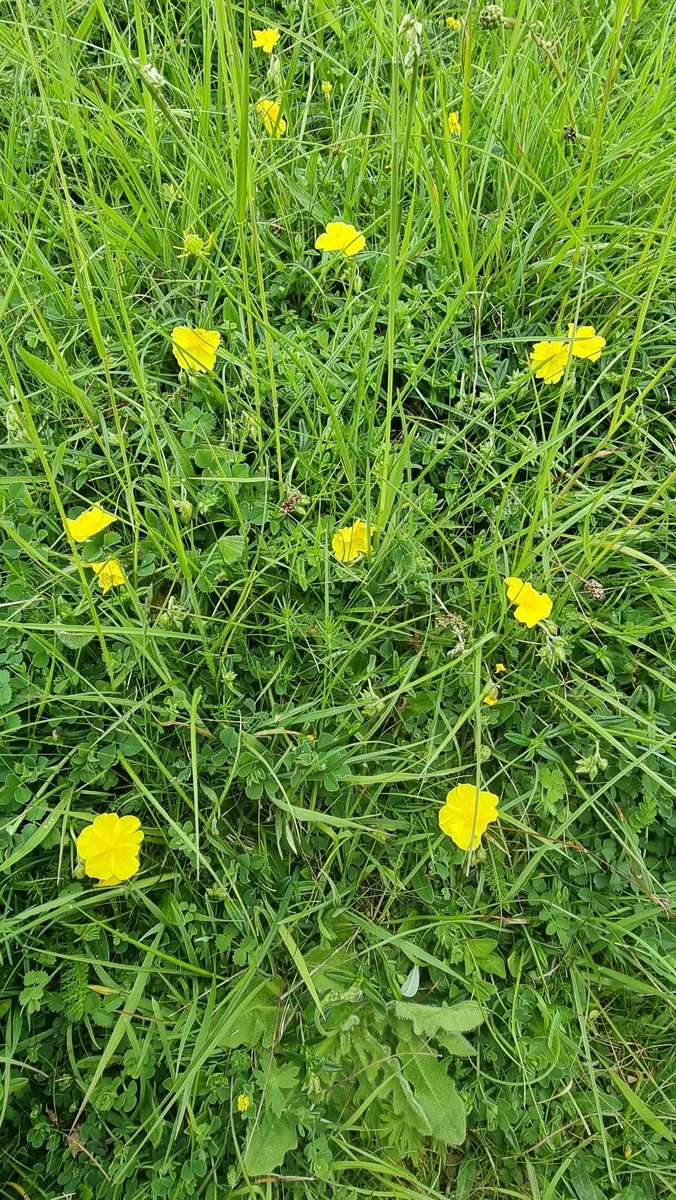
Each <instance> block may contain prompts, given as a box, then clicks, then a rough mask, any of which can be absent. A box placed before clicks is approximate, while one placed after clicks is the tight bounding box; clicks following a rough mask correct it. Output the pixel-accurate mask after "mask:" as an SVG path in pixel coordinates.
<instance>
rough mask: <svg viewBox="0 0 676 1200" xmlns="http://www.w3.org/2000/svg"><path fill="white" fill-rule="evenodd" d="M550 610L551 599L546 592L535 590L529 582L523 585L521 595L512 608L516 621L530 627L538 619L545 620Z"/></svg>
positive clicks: (536, 622)
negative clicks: (515, 605) (517, 602)
mask: <svg viewBox="0 0 676 1200" xmlns="http://www.w3.org/2000/svg"><path fill="white" fill-rule="evenodd" d="M551 611H552V601H551V599H550V597H549V596H548V595H547V593H546V592H536V591H535V588H533V587H531V585H530V584H529V583H526V584H525V585H524V591H523V595H522V596H521V597H520V598H519V604H518V606H517V607H516V608H515V609H514V616H515V617H516V619H517V621H521V622H522V624H524V625H527V626H528V628H529V629H532V628H533V626H534V625H537V624H538V622H539V621H545V620H546V619H547V617H548V616H549V615H550V613H551Z"/></svg>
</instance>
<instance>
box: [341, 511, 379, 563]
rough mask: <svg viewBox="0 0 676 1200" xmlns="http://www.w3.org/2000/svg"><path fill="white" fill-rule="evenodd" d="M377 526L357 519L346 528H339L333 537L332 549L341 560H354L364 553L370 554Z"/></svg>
mask: <svg viewBox="0 0 676 1200" xmlns="http://www.w3.org/2000/svg"><path fill="white" fill-rule="evenodd" d="M374 529H375V526H373V525H371V527H370V529H369V526H368V525H367V524H366V522H365V521H355V522H354V524H353V525H349V526H347V527H346V528H345V529H339V530H337V532H336V533H334V535H333V537H332V538H331V549H332V550H333V553H334V554H335V556H336V558H337V559H338V561H339V562H354V560H355V558H359V557H360V556H361V555H362V554H368V552H369V550H370V540H371V538H372V537H373V532H374Z"/></svg>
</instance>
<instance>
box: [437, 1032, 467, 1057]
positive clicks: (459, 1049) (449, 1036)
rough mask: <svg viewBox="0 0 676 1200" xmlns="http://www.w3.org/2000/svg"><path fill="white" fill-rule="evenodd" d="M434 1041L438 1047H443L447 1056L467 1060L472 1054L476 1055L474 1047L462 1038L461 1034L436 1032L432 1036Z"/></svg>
mask: <svg viewBox="0 0 676 1200" xmlns="http://www.w3.org/2000/svg"><path fill="white" fill-rule="evenodd" d="M434 1040H435V1042H437V1044H438V1045H439V1046H443V1048H444V1050H447V1051H448V1053H449V1054H455V1055H459V1056H460V1057H462V1058H468V1057H469V1056H470V1055H472V1054H476V1046H473V1045H472V1043H471V1042H469V1041H468V1040H467V1038H466V1037H463V1035H462V1034H461V1033H444V1032H443V1030H441V1029H440V1030H437V1032H436V1033H435V1034H434Z"/></svg>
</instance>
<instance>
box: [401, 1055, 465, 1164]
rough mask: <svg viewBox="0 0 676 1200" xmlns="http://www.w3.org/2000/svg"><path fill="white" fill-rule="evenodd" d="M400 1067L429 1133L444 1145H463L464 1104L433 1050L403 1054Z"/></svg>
mask: <svg viewBox="0 0 676 1200" xmlns="http://www.w3.org/2000/svg"><path fill="white" fill-rule="evenodd" d="M402 1067H403V1071H404V1075H405V1076H406V1078H407V1079H408V1081H409V1083H410V1084H411V1086H412V1087H413V1091H414V1094H415V1099H416V1102H417V1103H418V1105H419V1106H420V1108H421V1110H422V1112H423V1113H424V1115H425V1118H426V1120H427V1122H428V1124H429V1126H430V1129H431V1130H432V1136H433V1137H435V1138H438V1140H439V1141H440V1142H444V1144H445V1145H447V1146H460V1145H462V1143H463V1142H464V1140H465V1134H466V1132H467V1128H466V1120H465V1106H464V1104H463V1102H462V1100H461V1099H460V1096H459V1095H458V1093H457V1091H456V1088H455V1084H454V1082H453V1080H452V1079H451V1078H450V1076H449V1074H448V1072H447V1070H446V1067H445V1066H444V1064H443V1063H442V1062H440V1061H439V1059H438V1058H436V1057H435V1056H434V1055H433V1054H416V1055H406V1056H402Z"/></svg>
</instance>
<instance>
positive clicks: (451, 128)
mask: <svg viewBox="0 0 676 1200" xmlns="http://www.w3.org/2000/svg"><path fill="white" fill-rule="evenodd" d="M448 132H449V133H451V134H453V136H454V137H455V136H456V135H457V134H459V133H461V132H462V126H461V124H460V119H459V117H458V114H457V112H452V113H449V114H448Z"/></svg>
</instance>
